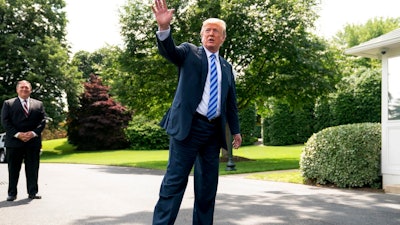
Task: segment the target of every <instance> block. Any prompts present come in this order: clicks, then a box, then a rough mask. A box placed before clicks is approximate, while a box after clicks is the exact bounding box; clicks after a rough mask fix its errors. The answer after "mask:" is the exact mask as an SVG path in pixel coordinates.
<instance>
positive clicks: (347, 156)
mask: <svg viewBox="0 0 400 225" xmlns="http://www.w3.org/2000/svg"><path fill="white" fill-rule="evenodd" d="M380 153H381V126H380V124H378V123H361V124H349V125H341V126H336V127H330V128H326V129H323V130H322V131H320V132H318V133H316V134H314V135H312V136H311V137H310V139H309V140H308V141H307V143H306V145H305V148H304V150H303V152H302V154H301V158H300V169H301V172H302V175H303V177H304V178H305V179H309V180H312V181H315V182H316V183H318V184H328V183H331V184H335V185H337V186H338V187H364V186H370V187H379V186H380V185H381V183H380V182H381V180H380Z"/></svg>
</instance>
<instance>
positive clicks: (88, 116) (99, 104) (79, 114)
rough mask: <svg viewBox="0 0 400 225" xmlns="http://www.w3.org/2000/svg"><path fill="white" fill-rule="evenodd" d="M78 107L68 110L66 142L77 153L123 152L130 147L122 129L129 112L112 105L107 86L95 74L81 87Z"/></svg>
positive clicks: (124, 108) (129, 114) (116, 104)
mask: <svg viewBox="0 0 400 225" xmlns="http://www.w3.org/2000/svg"><path fill="white" fill-rule="evenodd" d="M84 89H85V91H84V93H82V95H81V97H80V107H79V108H75V109H70V114H69V120H68V122H67V124H68V141H69V142H70V143H71V144H74V145H76V146H77V149H78V150H105V149H122V148H126V147H128V146H129V143H128V141H127V139H126V137H125V133H124V129H125V128H126V127H127V126H128V123H129V121H130V120H131V118H132V113H131V112H130V111H128V110H127V109H126V107H124V106H122V105H121V104H120V103H117V102H115V101H114V100H113V99H112V98H111V97H110V95H109V94H108V92H109V87H107V86H104V85H103V84H102V81H101V79H100V78H99V77H98V76H96V75H95V74H91V75H90V79H89V81H88V82H86V83H85V84H84Z"/></svg>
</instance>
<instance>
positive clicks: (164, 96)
mask: <svg viewBox="0 0 400 225" xmlns="http://www.w3.org/2000/svg"><path fill="white" fill-rule="evenodd" d="M316 2H317V1H315V0H307V1H297V0H288V1H278V0H272V1H268V2H265V1H263V0H251V1H243V0H234V1H227V0H219V1H205V0H198V1H183V0H171V1H168V5H169V7H170V8H175V9H176V12H175V15H174V20H173V24H172V26H171V28H172V30H173V35H174V39H175V41H176V43H178V44H179V43H182V42H192V43H194V44H196V45H200V38H199V31H200V28H201V23H202V21H203V20H204V19H206V18H209V17H218V18H221V19H223V20H225V21H226V23H227V33H228V37H227V40H226V41H225V43H224V44H223V46H222V48H221V50H220V55H222V56H223V57H224V58H226V59H227V60H228V61H230V62H231V63H232V64H233V66H234V68H235V70H236V71H237V74H238V97H239V108H245V107H246V106H247V105H251V104H252V103H254V102H255V101H257V103H258V104H257V108H259V109H262V108H263V106H264V104H263V103H264V101H265V100H266V99H267V98H269V97H271V96H275V97H277V98H280V99H284V100H286V101H290V102H293V103H298V104H301V103H302V102H304V101H311V100H313V99H314V98H316V96H318V95H320V94H321V93H325V92H327V90H329V89H331V87H332V80H334V77H335V69H334V68H335V67H334V64H333V63H332V57H331V55H330V54H329V52H328V51H325V48H326V45H325V43H324V42H323V41H321V40H319V39H318V38H316V37H315V36H313V35H311V34H310V33H309V32H308V31H309V30H311V29H312V27H313V23H314V21H315V19H316V13H315V12H314V7H315V6H316V4H317V3H316ZM121 23H122V35H123V36H124V38H125V40H126V51H125V52H124V53H123V55H122V57H121V62H122V69H123V71H125V72H126V74H124V75H123V76H120V77H116V78H115V83H114V84H115V85H118V90H117V95H119V96H125V97H126V98H124V99H123V100H122V99H121V101H123V103H124V104H126V105H128V106H129V107H130V108H132V109H134V110H135V111H136V112H137V113H138V114H146V116H148V117H152V118H160V117H161V116H162V114H163V113H164V112H165V111H166V109H167V108H168V107H169V106H170V102H171V101H172V99H173V97H174V89H175V87H176V83H177V76H176V74H177V70H176V68H175V67H174V66H173V65H172V64H170V63H168V62H166V61H165V60H164V59H162V58H161V57H160V56H159V55H158V53H157V49H156V44H155V32H156V29H157V25H156V22H155V20H154V16H153V15H152V12H151V10H150V9H149V7H148V6H147V5H146V3H145V2H142V1H139V0H131V1H130V2H129V3H128V4H127V5H126V6H125V7H124V9H123V12H122V13H121ZM243 31H246V32H243ZM332 71H333V72H332ZM131 89H134V90H135V91H134V92H132V91H130V90H131Z"/></svg>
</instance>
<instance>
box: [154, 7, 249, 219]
mask: <svg viewBox="0 0 400 225" xmlns="http://www.w3.org/2000/svg"><path fill="white" fill-rule="evenodd" d="M152 9H153V12H154V15H155V17H156V20H157V23H158V28H159V30H158V32H157V34H156V36H157V43H158V49H159V52H160V54H161V55H162V56H164V57H165V58H166V59H168V60H169V61H170V62H172V63H173V64H175V65H176V66H177V67H178V68H179V83H178V86H177V89H176V93H175V98H174V100H173V102H172V106H171V108H170V109H169V110H168V112H167V113H166V115H165V116H164V118H163V120H162V121H161V125H162V126H163V127H164V128H165V129H166V131H167V133H168V134H169V135H170V149H169V151H170V153H169V161H168V166H167V171H166V173H165V175H164V179H163V181H162V184H161V188H160V193H159V200H158V202H157V204H156V206H155V210H154V215H153V225H156V224H157V225H158V224H174V222H175V219H176V217H177V214H178V211H179V208H180V204H181V201H182V198H183V195H184V192H185V189H186V186H187V182H188V176H189V174H190V172H191V169H192V167H193V165H194V192H195V200H194V208H193V224H196V225H197V224H203V225H209V224H213V216H214V206H215V197H216V193H217V186H218V171H219V156H220V148H221V147H223V148H225V149H227V143H226V139H225V126H226V123H228V124H229V128H230V131H231V133H232V134H233V147H234V148H239V146H240V145H241V142H242V138H241V135H240V129H239V119H238V109H237V102H236V88H235V80H234V74H233V69H232V66H231V65H230V64H229V63H228V62H227V61H226V60H225V59H223V58H222V57H221V56H219V55H218V52H219V48H220V46H221V45H222V43H223V42H224V40H225V38H226V25H225V22H224V21H222V20H220V19H216V18H211V19H207V20H206V21H204V22H203V26H202V28H201V32H200V34H201V42H202V46H200V47H198V46H195V45H193V44H190V43H183V44H181V45H179V46H176V45H175V44H174V41H173V39H172V36H171V31H170V23H171V20H172V17H173V13H174V10H173V9H168V7H167V4H166V1H165V0H155V2H154V5H153V7H152ZM214 80H216V81H217V82H214ZM214 83H215V84H214ZM214 85H215V88H213V87H214ZM213 103H215V104H213Z"/></svg>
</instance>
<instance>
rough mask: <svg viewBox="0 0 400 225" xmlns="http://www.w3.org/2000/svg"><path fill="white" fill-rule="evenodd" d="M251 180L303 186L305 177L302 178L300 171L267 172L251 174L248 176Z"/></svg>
mask: <svg viewBox="0 0 400 225" xmlns="http://www.w3.org/2000/svg"><path fill="white" fill-rule="evenodd" d="M247 178H250V179H257V180H268V181H276V182H286V183H296V184H302V183H304V182H303V180H304V179H303V177H302V176H301V173H300V171H297V170H296V171H277V172H267V173H259V174H251V175H249V176H247Z"/></svg>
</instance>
